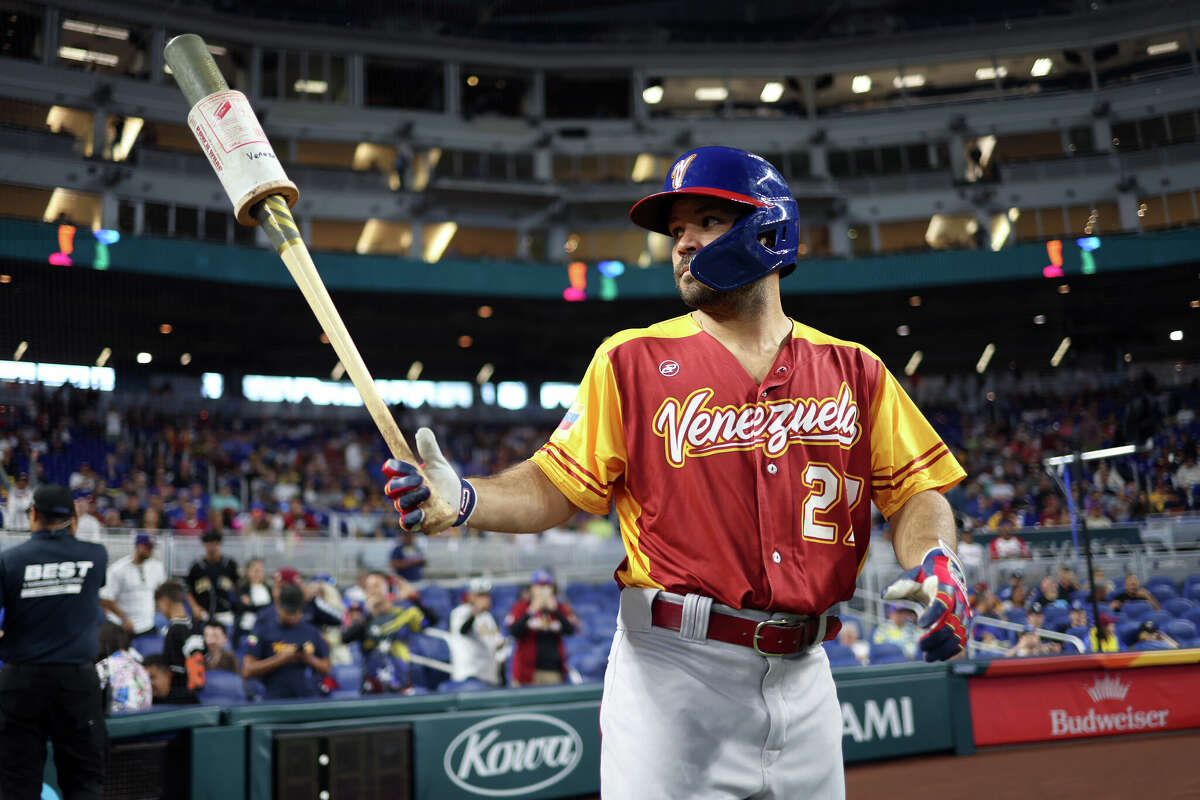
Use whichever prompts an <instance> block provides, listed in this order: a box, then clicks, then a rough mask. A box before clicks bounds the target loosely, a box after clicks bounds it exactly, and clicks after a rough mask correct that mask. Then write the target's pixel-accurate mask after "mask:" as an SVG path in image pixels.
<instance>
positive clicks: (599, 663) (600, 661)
mask: <svg viewBox="0 0 1200 800" xmlns="http://www.w3.org/2000/svg"><path fill="white" fill-rule="evenodd" d="M571 666H573V667H574V668H575V670H576V671H577V672H578V673H579V675H580V676H581V677H582V678H583V679H584V680H585V681H603V680H604V670H605V669H607V668H608V657H607V656H581V657H580V658H579V659H578V660H577V661H575V662H573V663H571Z"/></svg>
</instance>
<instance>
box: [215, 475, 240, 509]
mask: <svg viewBox="0 0 1200 800" xmlns="http://www.w3.org/2000/svg"><path fill="white" fill-rule="evenodd" d="M208 507H209V508H210V509H213V510H216V512H217V513H219V514H222V515H224V514H225V512H226V511H227V510H228V511H232V512H233V513H234V514H238V513H240V512H241V510H242V501H241V500H239V499H237V497H235V496H234V494H233V487H232V486H230V485H229V484H228V483H222V484H221V488H220V489H219V490H218V491H217V494H216V496H215V497H213V498H212V500H210V501H209V503H208Z"/></svg>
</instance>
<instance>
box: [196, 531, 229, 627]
mask: <svg viewBox="0 0 1200 800" xmlns="http://www.w3.org/2000/svg"><path fill="white" fill-rule="evenodd" d="M201 541H202V542H204V558H202V559H200V560H199V561H196V562H195V563H194V564H192V567H191V569H189V570H188V574H187V588H188V593H187V601H188V605H189V606H191V608H192V616H193V617H195V618H196V619H198V620H201V621H207V620H210V619H215V620H216V621H217V622H220V623H221V624H222V625H224V626H225V627H227V628H229V627H232V626H233V600H234V591H235V590H236V588H237V585H238V568H237V562H236V561H234V560H233V559H232V558H228V557H226V556H223V555H221V533H220V531H207V532H206V533H205V534H204V536H203V537H201Z"/></svg>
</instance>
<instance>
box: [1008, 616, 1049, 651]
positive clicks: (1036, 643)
mask: <svg viewBox="0 0 1200 800" xmlns="http://www.w3.org/2000/svg"><path fill="white" fill-rule="evenodd" d="M1034 628H1035V626H1034V625H1032V624H1030V625H1026V626H1025V630H1023V631H1022V632H1021V635H1020V636H1019V637H1018V638H1017V642H1016V644H1014V645H1013V646H1012V648H1011V649H1010V650H1009V651H1008V655H1009V656H1013V657H1018V658H1020V657H1023V656H1044V655H1050V654H1052V653H1054V652H1056V651H1057V649H1056V648H1054V647H1052V646H1051V645H1049V644H1047V643H1045V642H1043V641H1042V640H1041V638H1040V637H1039V636H1038V633H1037V631H1036V630H1035V629H1034Z"/></svg>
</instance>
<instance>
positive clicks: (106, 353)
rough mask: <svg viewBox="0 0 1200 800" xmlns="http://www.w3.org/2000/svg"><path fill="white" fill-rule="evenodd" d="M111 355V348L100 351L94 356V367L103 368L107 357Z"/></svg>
mask: <svg viewBox="0 0 1200 800" xmlns="http://www.w3.org/2000/svg"><path fill="white" fill-rule="evenodd" d="M111 355H112V348H111V347H106V348H104V349H103V350H101V351H100V355H98V356H96V366H97V367H103V366H104V365H105V364H107V363H108V359H109V357H110V356H111Z"/></svg>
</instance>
